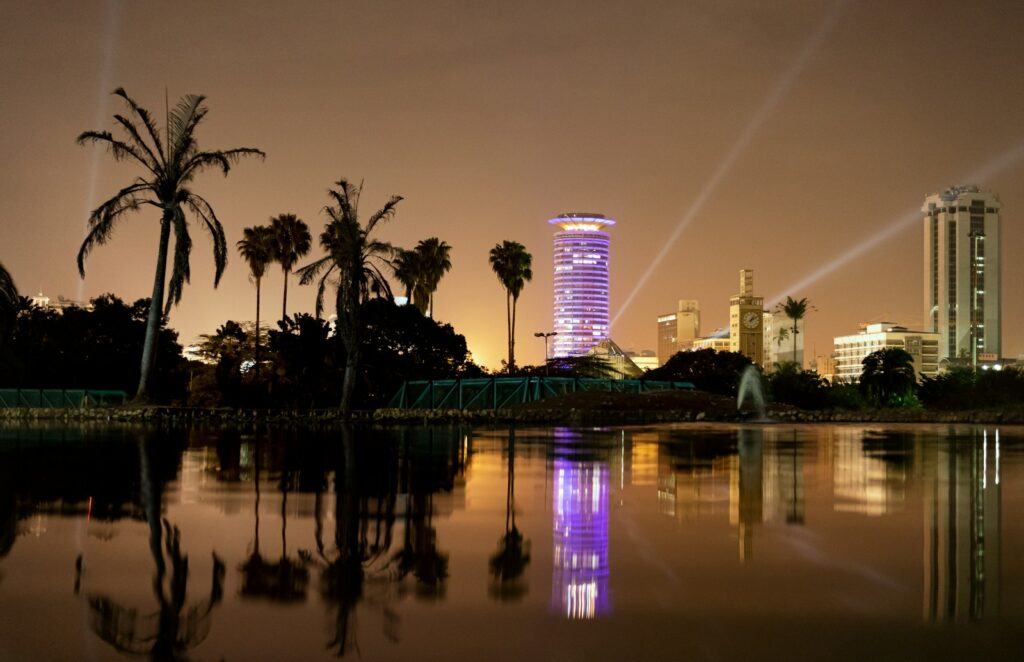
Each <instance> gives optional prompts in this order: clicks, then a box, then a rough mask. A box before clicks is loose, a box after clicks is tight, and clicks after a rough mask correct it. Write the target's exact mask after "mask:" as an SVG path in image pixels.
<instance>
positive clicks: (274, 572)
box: [239, 436, 309, 602]
mask: <svg viewBox="0 0 1024 662" xmlns="http://www.w3.org/2000/svg"><path fill="white" fill-rule="evenodd" d="M260 446H261V444H260V438H259V436H257V438H256V449H255V453H254V457H255V463H254V473H255V477H254V478H253V484H254V487H255V491H256V507H255V510H256V525H255V533H254V534H253V550H252V554H250V555H249V558H248V559H246V561H245V563H243V564H242V565H241V567H240V568H239V570H241V572H242V596H243V597H249V598H267V599H269V600H271V601H273V602H302V601H304V600H305V599H306V586H307V585H308V584H309V570H308V569H307V568H306V561H305V559H303V558H302V557H301V556H300V558H297V559H292V558H290V557H289V556H288V536H287V527H288V490H289V488H290V486H291V482H292V478H293V475H292V473H291V472H289V471H288V470H287V469H282V470H281V558H280V559H278V560H277V561H276V562H271V561H267V560H265V559H264V558H263V557H262V555H261V554H260V459H261V458H260V456H261V447H260Z"/></svg>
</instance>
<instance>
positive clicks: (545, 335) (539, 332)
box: [533, 331, 558, 377]
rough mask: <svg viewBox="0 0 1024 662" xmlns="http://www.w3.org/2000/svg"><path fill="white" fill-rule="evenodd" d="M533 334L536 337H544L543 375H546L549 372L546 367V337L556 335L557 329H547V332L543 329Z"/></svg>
mask: <svg viewBox="0 0 1024 662" xmlns="http://www.w3.org/2000/svg"><path fill="white" fill-rule="evenodd" d="M533 335H534V336H536V337H537V338H543V339H544V376H545V377H547V376H548V374H549V372H548V371H549V368H548V338H550V337H551V336H557V335H558V331H548V332H547V333H545V332H543V331H537V332H536V333H534V334H533Z"/></svg>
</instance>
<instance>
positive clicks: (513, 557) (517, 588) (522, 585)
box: [489, 428, 530, 601]
mask: <svg viewBox="0 0 1024 662" xmlns="http://www.w3.org/2000/svg"><path fill="white" fill-rule="evenodd" d="M515 467H516V431H515V429H514V428H510V429H509V431H508V491H507V493H506V496H505V535H504V536H502V537H501V540H500V541H499V543H498V551H497V552H496V553H495V554H494V555H493V556H492V557H491V560H490V569H491V577H492V578H493V581H492V582H491V586H490V589H489V593H490V594H491V596H492V597H494V598H496V599H498V600H503V601H504V600H519V599H520V598H522V597H523V596H525V595H526V592H527V590H528V587H527V584H526V581H525V580H524V579H523V572H524V571H525V570H526V566H528V565H529V564H530V541H529V540H524V538H523V534H522V533H520V532H519V529H517V528H516V511H515V484H516V482H515V475H516V469H515Z"/></svg>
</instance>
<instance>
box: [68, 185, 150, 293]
mask: <svg viewBox="0 0 1024 662" xmlns="http://www.w3.org/2000/svg"><path fill="white" fill-rule="evenodd" d="M147 188H149V185H148V184H139V183H136V184H132V185H131V186H127V187H125V188H123V189H121V190H120V191H118V192H117V194H116V195H114V197H112V198H110V199H109V200H107V201H106V202H104V203H103V204H101V205H100V206H99V207H97V208H96V209H94V210H93V212H92V214H90V215H89V234H88V235H86V237H85V240H84V241H82V246H81V248H79V249H78V273H79V275H80V276H81V277H82V278H85V258H86V257H88V255H89V253H90V252H92V249H93V248H94V247H96V246H102V245H103V244H105V243H107V240H108V239H109V238H110V234H111V233H112V232H113V231H114V226H115V225H116V224H117V221H118V219H120V218H121V216H122V215H123V214H125V213H127V212H130V211H135V210H136V209H138V208H139V205H140V204H142V203H143V202H144V201H143V200H140V199H139V198H138V197H136V195H135V193H136V192H138V191H141V190H145V189H147Z"/></svg>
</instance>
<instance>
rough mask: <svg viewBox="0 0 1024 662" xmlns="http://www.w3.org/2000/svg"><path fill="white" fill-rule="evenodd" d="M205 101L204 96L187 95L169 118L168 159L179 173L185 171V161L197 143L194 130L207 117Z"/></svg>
mask: <svg viewBox="0 0 1024 662" xmlns="http://www.w3.org/2000/svg"><path fill="white" fill-rule="evenodd" d="M205 99H206V97H205V96H203V95H202V94H186V95H185V96H183V97H182V98H181V100H180V101H178V105H176V106H175V107H174V110H172V111H171V112H170V113H169V114H168V116H167V159H168V160H169V161H171V162H172V164H171V165H172V167H173V166H177V168H176V169H177V170H178V171H179V172H181V170H183V169H184V168H183V165H184V163H183V159H184V158H185V157H186V156H189V155H190V152H191V151H192V150H190V149H189V148H190V147H191V146H193V145H194V143H195V137H194V136H193V135H192V133H193V129H195V127H196V125H198V124H199V122H200V121H201V120H202V119H203V117H204V116H205V115H206V109H205V108H203V101H204V100H205Z"/></svg>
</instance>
